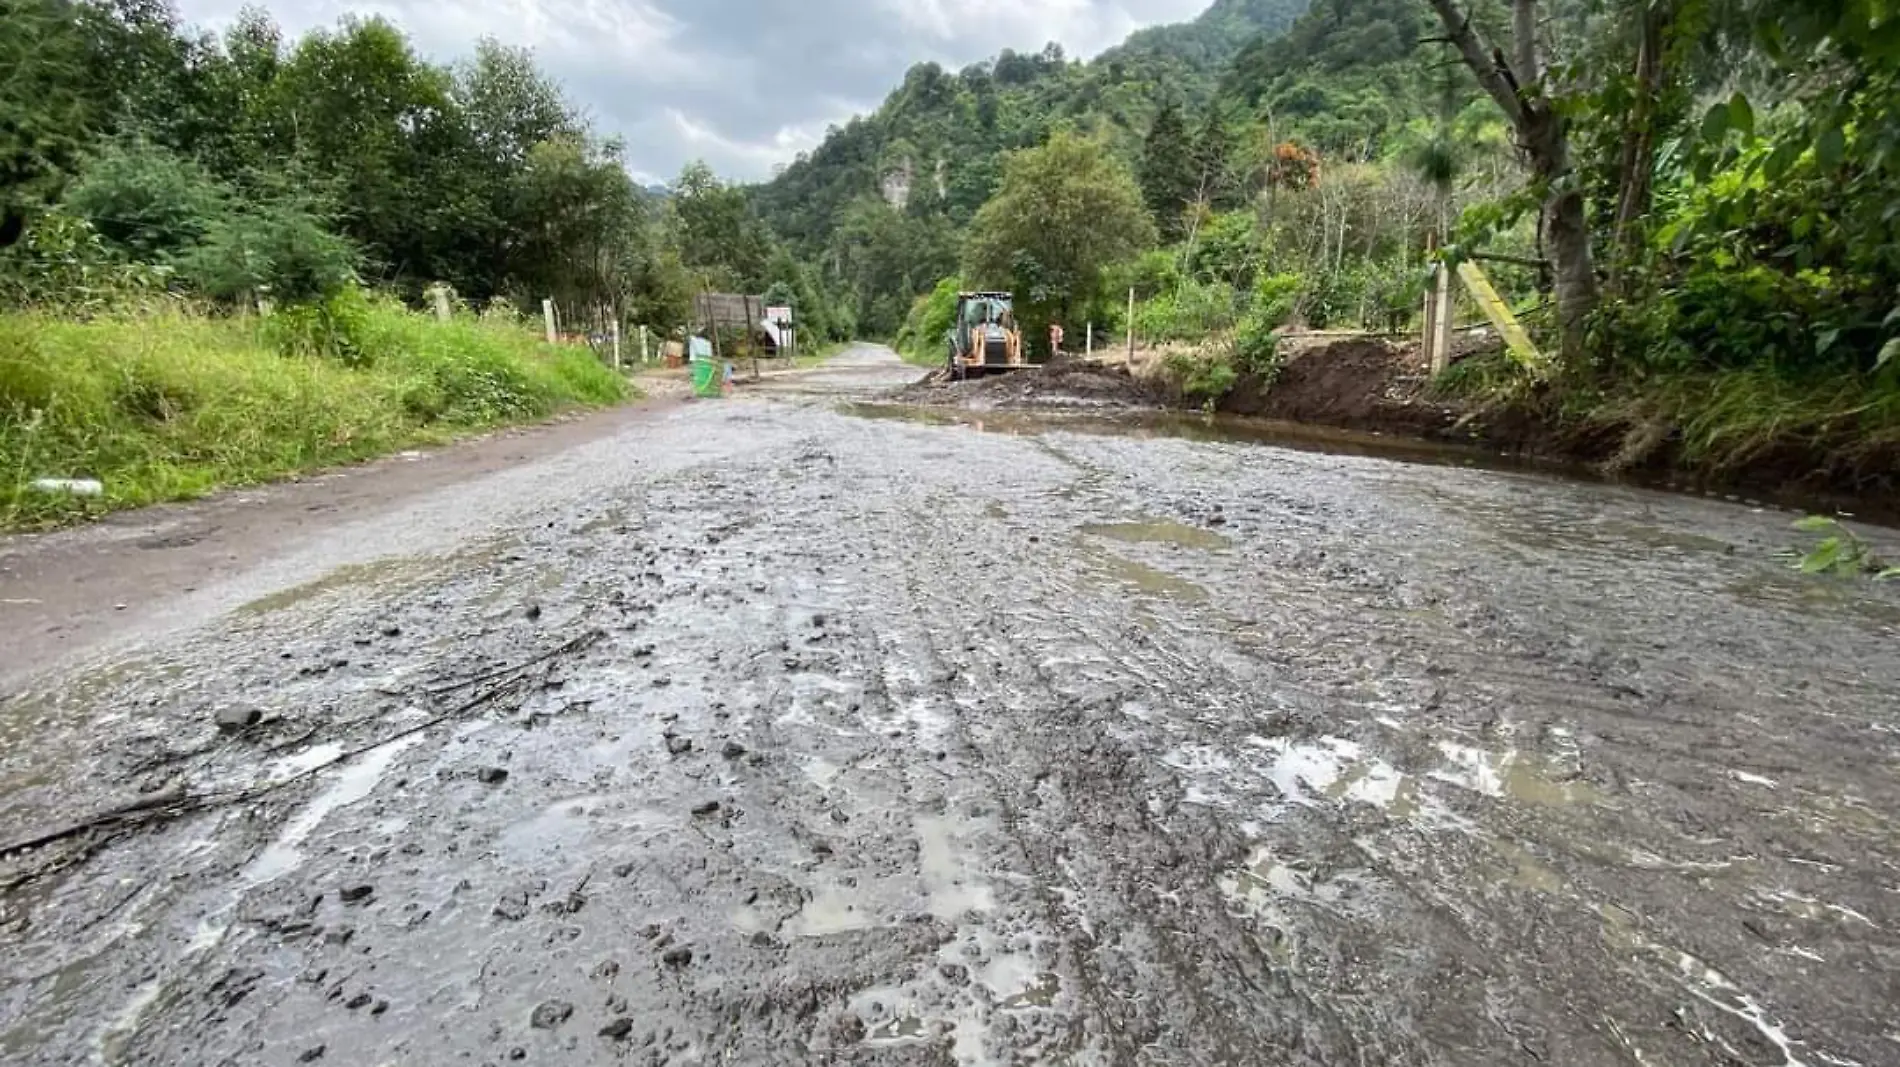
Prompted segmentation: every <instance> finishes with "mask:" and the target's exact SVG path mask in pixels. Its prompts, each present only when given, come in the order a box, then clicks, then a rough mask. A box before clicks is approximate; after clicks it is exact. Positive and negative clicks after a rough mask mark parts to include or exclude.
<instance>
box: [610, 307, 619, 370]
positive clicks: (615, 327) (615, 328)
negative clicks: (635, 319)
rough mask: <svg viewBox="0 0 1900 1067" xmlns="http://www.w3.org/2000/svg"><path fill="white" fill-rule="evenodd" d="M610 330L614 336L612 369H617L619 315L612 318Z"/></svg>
mask: <svg viewBox="0 0 1900 1067" xmlns="http://www.w3.org/2000/svg"><path fill="white" fill-rule="evenodd" d="M611 332H612V334H613V338H614V369H615V370H619V369H620V316H619V315H615V316H614V318H613V327H612V330H611Z"/></svg>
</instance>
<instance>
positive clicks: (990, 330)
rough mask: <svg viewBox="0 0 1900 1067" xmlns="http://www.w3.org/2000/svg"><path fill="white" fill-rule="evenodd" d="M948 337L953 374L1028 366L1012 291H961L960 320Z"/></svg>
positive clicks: (967, 375)
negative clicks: (1024, 355) (1017, 324)
mask: <svg viewBox="0 0 1900 1067" xmlns="http://www.w3.org/2000/svg"><path fill="white" fill-rule="evenodd" d="M949 341H950V376H951V377H953V378H964V377H972V376H976V375H981V374H986V373H989V372H991V371H1008V370H1017V369H1021V368H1023V367H1026V366H1028V361H1027V360H1026V359H1024V357H1023V335H1022V331H1021V330H1019V329H1017V327H1016V310H1015V305H1014V299H1013V298H1012V296H1011V295H1010V294H1009V293H958V294H957V321H956V325H955V326H954V327H952V328H951V330H950V338H949Z"/></svg>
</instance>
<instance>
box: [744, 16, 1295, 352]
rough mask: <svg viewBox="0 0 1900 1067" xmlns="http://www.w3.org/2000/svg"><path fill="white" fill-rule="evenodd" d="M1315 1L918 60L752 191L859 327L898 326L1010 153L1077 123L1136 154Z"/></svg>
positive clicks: (947, 265) (954, 246)
mask: <svg viewBox="0 0 1900 1067" xmlns="http://www.w3.org/2000/svg"><path fill="white" fill-rule="evenodd" d="M1306 6H1307V0H1219V2H1217V3H1215V4H1214V5H1213V6H1212V7H1211V8H1209V9H1208V10H1207V11H1206V12H1205V13H1203V14H1202V15H1201V17H1200V18H1198V19H1196V20H1195V21H1193V22H1190V23H1185V24H1181V25H1174V26H1162V27H1155V28H1151V29H1147V30H1143V31H1140V32H1138V33H1136V34H1134V35H1133V36H1132V37H1130V38H1129V40H1128V41H1127V42H1125V43H1124V44H1122V45H1120V46H1118V47H1116V48H1113V49H1110V50H1108V51H1107V52H1104V53H1103V54H1102V55H1101V56H1099V57H1098V58H1096V59H1095V60H1094V61H1092V62H1088V63H1078V62H1071V61H1070V60H1069V59H1068V58H1067V57H1066V56H1065V55H1064V53H1063V51H1062V49H1061V48H1060V46H1057V45H1053V44H1052V45H1049V46H1048V47H1046V48H1044V49H1043V50H1042V51H1041V52H1039V53H1021V52H1015V51H1005V52H1003V53H1002V54H1001V55H999V56H998V57H997V58H996V59H994V60H992V61H989V62H984V63H978V64H974V65H972V66H969V67H966V68H964V69H963V70H961V71H957V72H954V73H953V72H950V71H946V70H944V69H943V68H942V67H940V66H938V65H937V64H935V63H924V64H919V65H918V66H915V67H913V68H911V70H910V72H909V73H908V74H907V75H906V76H905V79H904V83H903V85H901V86H900V87H899V88H898V89H897V90H896V91H895V92H893V93H892V94H891V95H890V97H889V98H888V99H886V101H885V102H884V105H883V106H882V107H880V108H879V109H878V110H877V111H876V112H874V113H872V114H870V115H868V116H863V117H860V118H854V119H853V120H851V121H850V122H849V123H847V124H846V125H845V126H844V128H842V129H834V130H833V131H831V133H830V135H829V136H828V137H827V138H826V140H825V142H824V143H823V144H822V145H820V146H819V147H818V148H817V149H816V150H815V151H813V152H812V153H810V154H809V155H808V156H804V157H801V158H800V159H799V160H798V161H797V162H795V163H793V164H792V165H791V166H789V167H787V168H786V170H785V171H784V173H783V174H781V175H780V176H779V177H778V178H776V179H775V180H773V181H772V182H771V183H769V184H767V185H765V186H762V187H760V188H758V189H757V190H755V194H754V195H755V202H756V203H757V205H758V209H759V211H760V214H761V215H762V216H763V217H764V218H765V219H766V221H767V222H769V223H770V224H771V225H772V227H773V228H774V229H775V230H776V231H777V232H778V233H779V234H781V235H782V236H784V237H785V238H786V239H787V240H789V241H790V242H791V243H792V244H793V246H794V247H796V248H797V249H799V250H800V251H801V252H802V253H803V254H804V255H805V256H806V257H807V258H808V259H810V260H811V261H814V262H818V263H820V264H822V266H823V269H824V270H825V271H826V272H827V274H828V275H829V277H831V278H832V279H833V280H834V282H835V283H837V284H838V285H839V286H840V288H841V290H842V291H843V292H844V293H846V294H848V295H849V297H850V298H851V299H853V300H854V301H855V303H856V310H857V313H858V318H859V322H860V324H861V327H862V328H863V329H864V330H865V331H866V332H870V333H873V334H879V333H881V334H889V333H891V332H893V331H895V329H896V328H897V325H898V323H899V322H900V321H901V320H902V318H903V316H904V314H905V312H906V311H907V310H908V308H909V306H910V303H911V300H912V299H913V298H914V297H915V296H916V295H917V294H919V293H921V292H924V291H926V290H928V289H929V288H930V287H931V286H932V285H933V284H934V283H935V282H936V280H937V279H938V278H940V277H942V276H943V275H945V274H947V273H950V272H951V271H953V270H954V268H955V266H956V262H957V257H958V251H959V248H960V243H961V234H960V232H959V228H960V227H962V226H964V225H965V224H967V223H968V222H969V221H970V219H971V218H973V217H974V216H975V214H976V212H977V209H978V208H980V207H982V206H983V204H984V203H985V202H986V201H987V200H988V199H989V198H990V196H991V195H992V194H993V193H994V192H995V191H996V187H997V182H998V179H999V178H1000V176H1001V174H1002V165H1003V156H1004V154H1005V153H1007V152H1009V151H1011V150H1014V149H1021V148H1027V147H1031V146H1033V145H1037V144H1040V143H1042V142H1043V141H1045V140H1046V139H1047V138H1048V136H1049V134H1050V133H1051V131H1053V130H1055V129H1058V128H1063V127H1069V128H1074V129H1076V130H1079V131H1081V132H1083V133H1086V134H1090V135H1093V136H1096V137H1099V138H1101V139H1102V140H1104V141H1105V142H1106V143H1107V144H1109V145H1111V146H1112V148H1113V150H1114V151H1115V153H1116V154H1117V155H1118V156H1119V157H1120V158H1122V159H1124V160H1127V161H1132V160H1134V159H1135V158H1136V157H1137V156H1138V155H1139V153H1140V149H1141V143H1142V139H1143V137H1144V136H1145V135H1146V133H1147V130H1148V126H1149V124H1150V122H1151V120H1152V118H1153V116H1154V114H1155V112H1156V110H1157V109H1158V108H1159V107H1160V106H1161V105H1162V103H1163V102H1164V101H1172V102H1175V103H1176V104H1178V105H1179V106H1182V107H1184V108H1189V109H1192V110H1193V111H1194V112H1195V114H1196V115H1197V116H1198V115H1201V114H1203V113H1206V112H1208V111H1209V110H1210V109H1212V108H1215V107H1216V106H1217V105H1215V103H1214V98H1215V95H1216V93H1217V91H1218V90H1219V89H1220V87H1221V83H1222V78H1223V75H1224V73H1225V72H1226V70H1227V69H1228V66H1229V64H1230V63H1231V61H1232V59H1233V57H1234V56H1235V55H1237V54H1239V53H1240V51H1241V49H1242V48H1243V47H1245V46H1246V45H1247V43H1248V42H1249V41H1251V40H1253V39H1255V38H1256V37H1261V36H1266V37H1272V36H1276V35H1278V34H1280V33H1283V32H1284V31H1285V30H1286V28H1287V27H1288V26H1289V25H1291V24H1292V23H1293V21H1294V20H1295V19H1296V18H1297V17H1298V16H1299V15H1300V14H1301V13H1302V12H1303V11H1304V10H1305V8H1306Z"/></svg>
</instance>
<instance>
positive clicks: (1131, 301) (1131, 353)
mask: <svg viewBox="0 0 1900 1067" xmlns="http://www.w3.org/2000/svg"><path fill="white" fill-rule="evenodd" d="M1128 365H1129V366H1130V367H1133V366H1134V365H1135V287H1134V286H1132V285H1131V286H1129V287H1128Z"/></svg>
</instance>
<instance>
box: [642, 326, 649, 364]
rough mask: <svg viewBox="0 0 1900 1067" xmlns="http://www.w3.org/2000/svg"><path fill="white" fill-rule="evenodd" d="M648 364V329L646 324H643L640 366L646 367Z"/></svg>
mask: <svg viewBox="0 0 1900 1067" xmlns="http://www.w3.org/2000/svg"><path fill="white" fill-rule="evenodd" d="M646 362H647V328H646V324H645V323H642V324H641V325H640V365H641V366H645V365H646Z"/></svg>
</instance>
